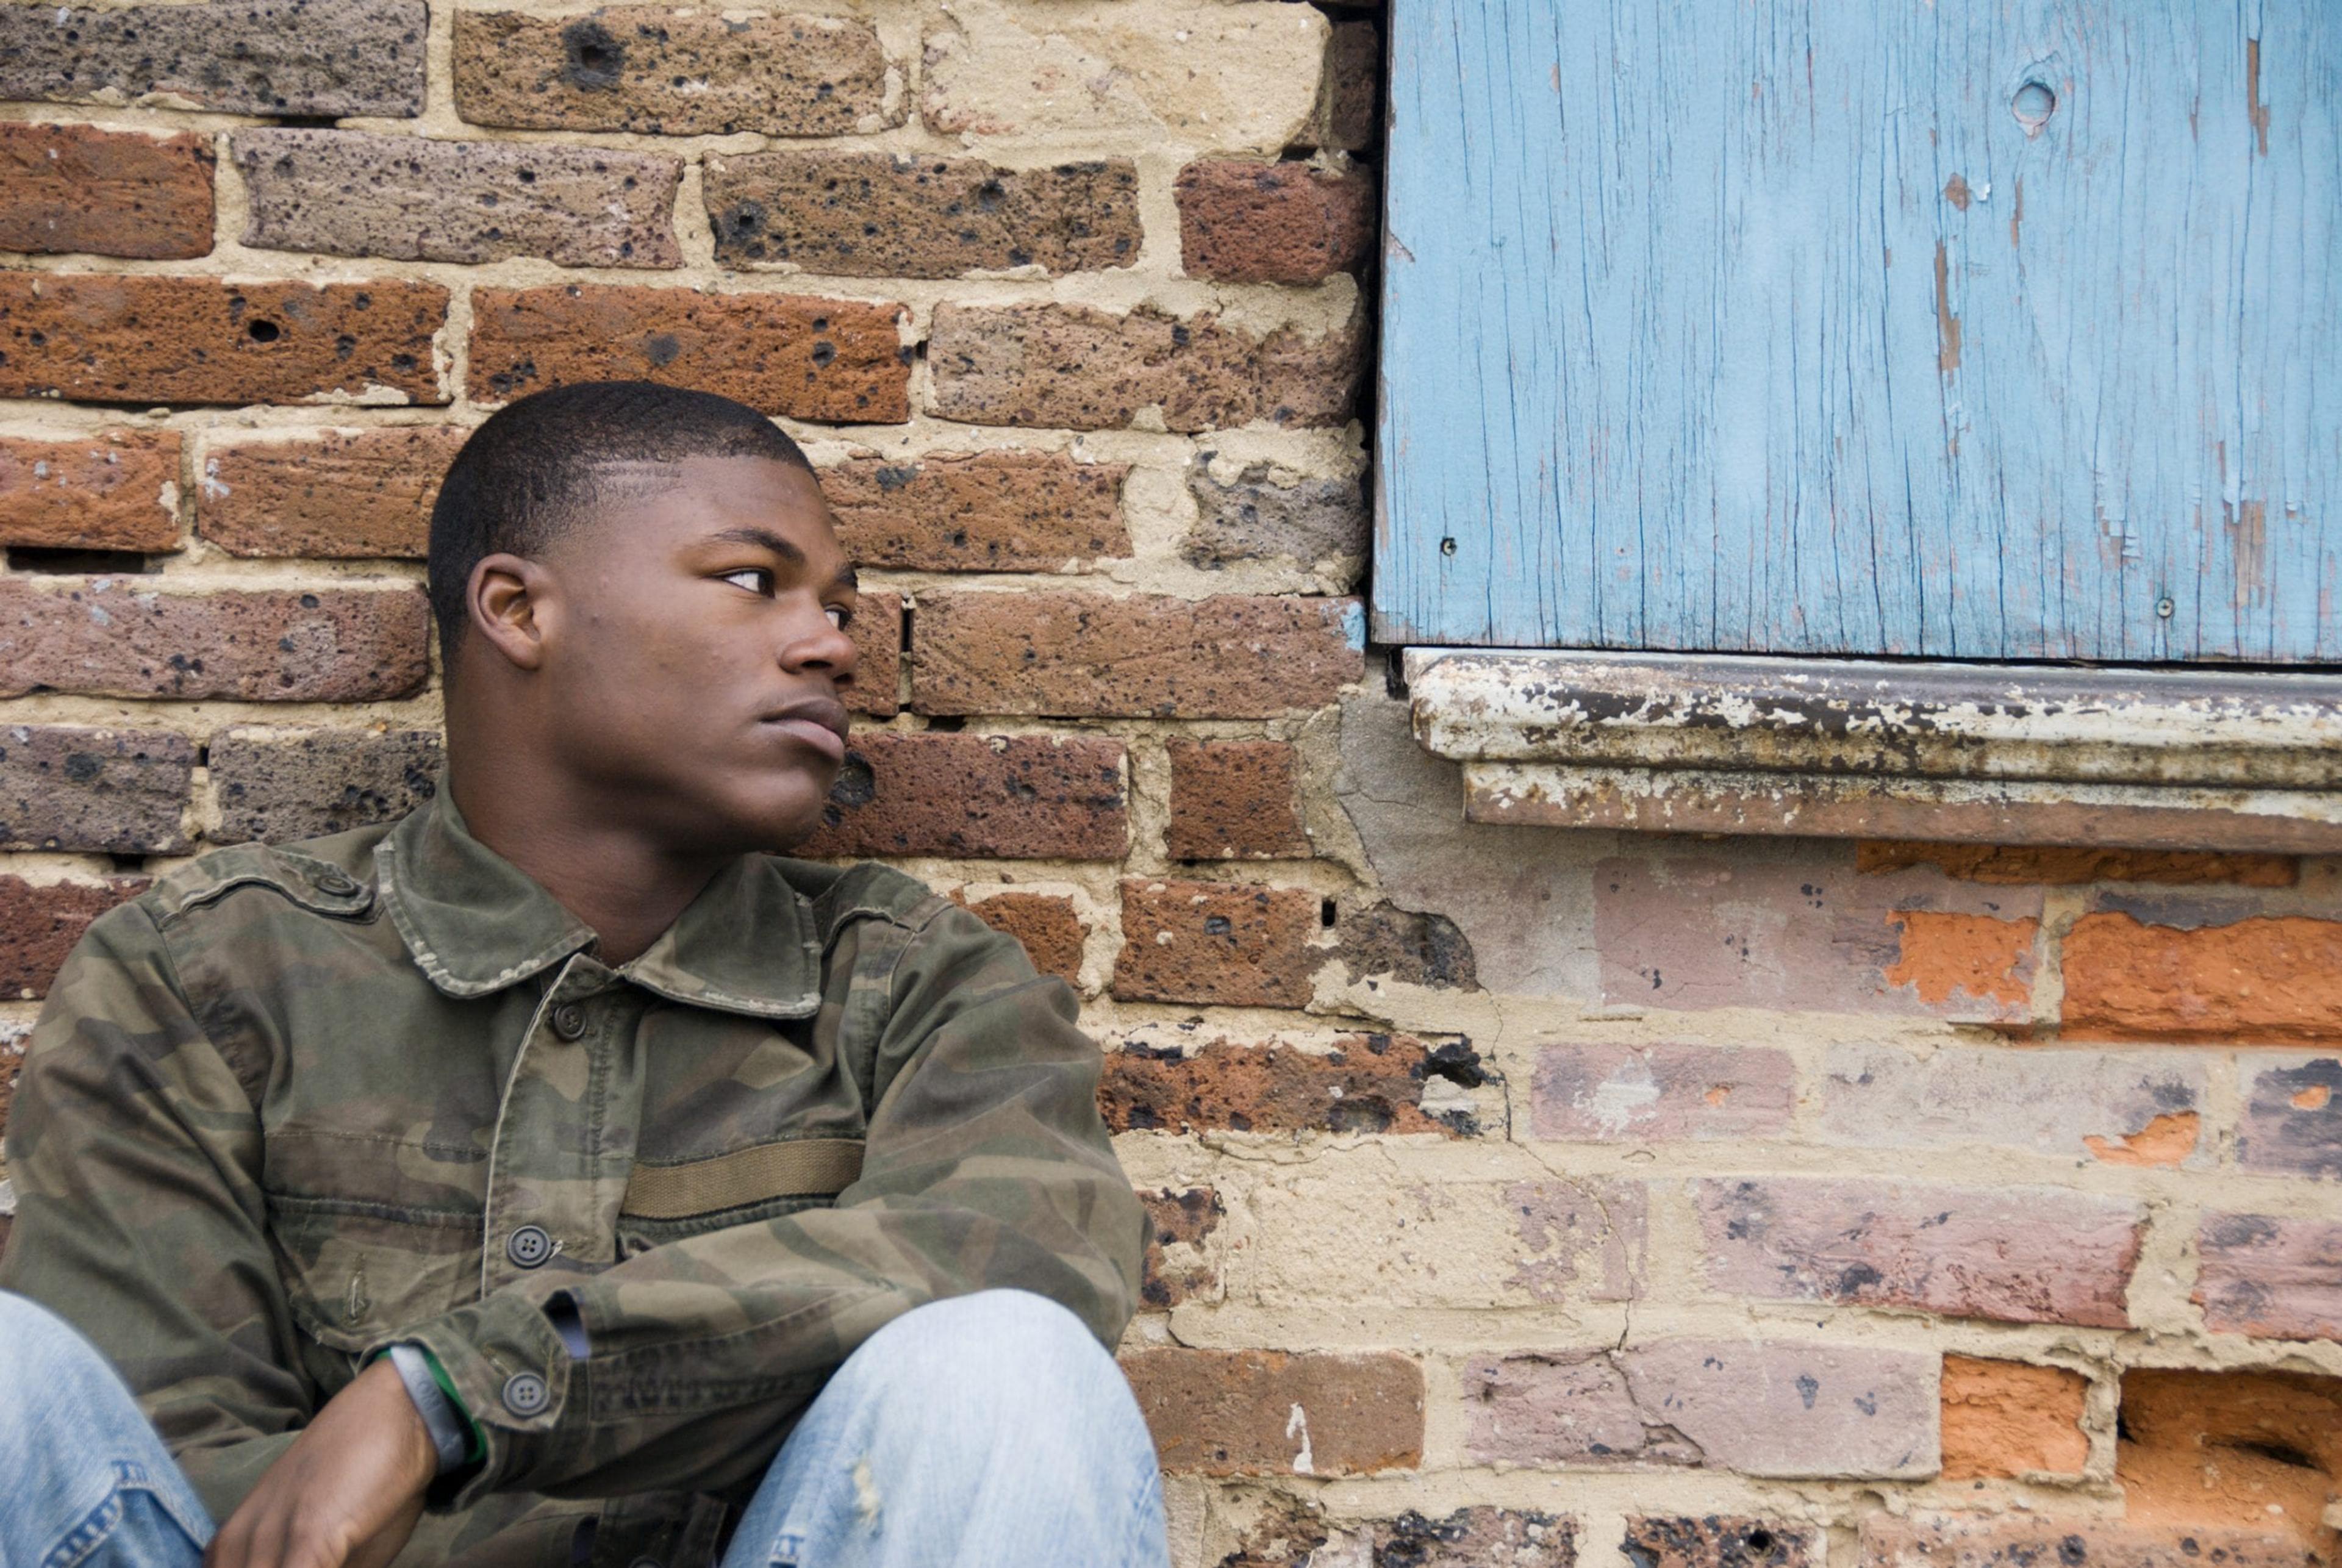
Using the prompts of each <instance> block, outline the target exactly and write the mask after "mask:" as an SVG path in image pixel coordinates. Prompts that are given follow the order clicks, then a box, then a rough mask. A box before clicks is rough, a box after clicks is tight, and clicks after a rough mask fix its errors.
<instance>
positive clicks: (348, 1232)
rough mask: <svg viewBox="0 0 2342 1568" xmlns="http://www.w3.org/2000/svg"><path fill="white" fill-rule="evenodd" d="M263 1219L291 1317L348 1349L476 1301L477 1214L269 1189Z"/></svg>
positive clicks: (330, 1345) (325, 1341)
mask: <svg viewBox="0 0 2342 1568" xmlns="http://www.w3.org/2000/svg"><path fill="white" fill-rule="evenodd" d="M268 1228H269V1233H270V1235H271V1237H272V1239H273V1240H274V1242H275V1248H276V1261H277V1269H278V1272H279V1273H281V1274H282V1275H283V1277H284V1281H285V1294H286V1297H287V1299H288V1301H289V1303H290V1304H291V1307H292V1311H293V1318H294V1321H295V1323H299V1324H300V1326H301V1329H302V1332H303V1333H306V1334H307V1335H308V1336H309V1337H310V1338H312V1339H314V1340H315V1341H316V1342H317V1343H319V1344H321V1345H324V1346H325V1347H326V1348H327V1349H329V1350H334V1351H340V1352H343V1353H345V1354H347V1353H356V1352H359V1351H363V1350H365V1349H366V1348H367V1347H368V1346H370V1345H375V1344H379V1343H382V1342H383V1341H384V1340H385V1338H387V1337H389V1336H390V1335H392V1334H395V1333H397V1332H398V1331H399V1330H401V1329H404V1328H411V1327H413V1326H414V1325H415V1324H416V1323H423V1322H425V1321H426V1320H428V1319H431V1318H435V1317H437V1316H438V1315H439V1314H440V1313H445V1312H447V1311H449V1310H451V1309H452V1308H455V1307H458V1306H461V1305H463V1304H464V1303H466V1302H470V1301H474V1300H476V1299H477V1298H478V1296H479V1289H480V1221H479V1218H478V1216H477V1215H469V1214H455V1213H431V1212H428V1211H423V1212H417V1211H413V1210H395V1209H391V1208H389V1207H388V1206H386V1205H384V1204H379V1203H360V1202H353V1201H350V1200H346V1199H340V1198H304V1197H291V1196H285V1195H281V1194H274V1193H272V1194H271V1195H270V1197H269V1199H268Z"/></svg>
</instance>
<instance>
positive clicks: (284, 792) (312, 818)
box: [209, 729, 442, 844]
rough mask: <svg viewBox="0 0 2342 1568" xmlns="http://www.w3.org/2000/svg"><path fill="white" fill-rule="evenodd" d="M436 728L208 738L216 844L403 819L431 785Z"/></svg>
mask: <svg viewBox="0 0 2342 1568" xmlns="http://www.w3.org/2000/svg"><path fill="white" fill-rule="evenodd" d="M441 749H442V748H441V746H440V741H439V733H438V732H437V731H436V730H387V731H383V732H380V733H376V732H375V731H373V730H319V731H313V732H310V733H307V734H300V733H288V732H285V731H282V730H251V729H244V730H229V731H227V732H226V733H225V734H220V735H216V736H215V737H213V740H212V744H211V750H210V753H209V757H210V766H211V775H212V790H213V793H214V794H216V795H217V796H218V798H219V809H220V826H219V830H218V831H217V832H216V833H215V834H212V835H211V836H212V838H213V839H214V841H215V842H216V843H219V844H242V843H244V842H245V841H246V840H248V839H261V840H265V842H267V843H270V844H288V843H291V842H293V841H295V840H297V839H304V838H320V837H323V836H324V835H325V834H329V833H342V832H345V831H346V830H348V829H350V828H354V827H365V826H367V825H368V824H373V823H378V822H389V821H391V820H392V819H394V818H396V817H400V816H404V815H405V814H407V813H408V812H409V811H412V810H413V809H414V808H415V807H416V806H418V805H421V804H423V803H424V802H425V801H426V800H429V799H430V798H431V796H432V795H433V794H435V791H436V788H437V780H438V775H439V760H440V754H441Z"/></svg>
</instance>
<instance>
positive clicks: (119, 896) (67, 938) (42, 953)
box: [0, 876, 151, 1000]
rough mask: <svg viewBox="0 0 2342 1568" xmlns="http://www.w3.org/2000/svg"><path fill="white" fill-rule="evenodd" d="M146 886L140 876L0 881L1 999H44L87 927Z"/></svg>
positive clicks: (145, 881)
mask: <svg viewBox="0 0 2342 1568" xmlns="http://www.w3.org/2000/svg"><path fill="white" fill-rule="evenodd" d="M149 885H151V884H150V883H149V882H148V880H147V879H146V878H145V877H143V876H110V877H108V878H106V879H105V881H104V882H52V883H31V882H26V881H25V880H24V879H23V878H22V877H15V876H0V996H5V997H23V998H25V999H26V1000H30V999H32V998H34V997H36V996H46V995H47V994H49V982H51V981H52V980H55V978H56V976H57V966H58V965H59V964H63V963H64V962H65V954H68V953H70V952H72V951H73V945H74V944H75V943H76V942H79V941H80V940H81V934H82V933H83V932H85V931H87V930H88V929H89V923H90V922H91V921H93V920H95V919H96V918H97V917H98V916H99V915H101V914H105V912H106V911H107V910H109V909H112V908H113V907H114V906H115V904H120V903H122V902H123V901H124V900H125V899H131V898H135V897H137V896H138V895H139V894H142V893H144V892H145V891H146V889H147V887H148V886H149Z"/></svg>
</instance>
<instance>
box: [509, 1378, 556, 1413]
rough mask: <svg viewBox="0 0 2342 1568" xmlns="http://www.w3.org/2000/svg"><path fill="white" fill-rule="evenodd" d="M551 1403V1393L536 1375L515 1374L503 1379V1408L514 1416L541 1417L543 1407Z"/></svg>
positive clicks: (543, 1410)
mask: <svg viewBox="0 0 2342 1568" xmlns="http://www.w3.org/2000/svg"><path fill="white" fill-rule="evenodd" d="M551 1403H553V1393H552V1391H551V1390H550V1389H548V1388H546V1387H545V1379H543V1378H541V1377H539V1376H537V1375H536V1373H533V1372H516V1373H513V1374H512V1375H511V1376H510V1377H508V1378H506V1379H505V1409H506V1410H509V1411H511V1412H512V1413H514V1414H515V1415H518V1416H531V1415H543V1414H544V1413H545V1406H546V1405H548V1404H551Z"/></svg>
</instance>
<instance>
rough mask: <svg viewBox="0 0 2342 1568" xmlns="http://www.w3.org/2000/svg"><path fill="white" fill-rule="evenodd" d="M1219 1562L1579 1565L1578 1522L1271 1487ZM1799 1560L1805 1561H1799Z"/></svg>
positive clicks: (1353, 1567) (1357, 1567)
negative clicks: (1391, 1510)
mask: <svg viewBox="0 0 2342 1568" xmlns="http://www.w3.org/2000/svg"><path fill="white" fill-rule="evenodd" d="M1261 1503H1262V1506H1261V1507H1260V1509H1259V1510H1258V1512H1257V1513H1256V1516H1255V1518H1254V1521H1253V1523H1252V1525H1251V1527H1250V1528H1249V1529H1247V1530H1246V1532H1245V1533H1244V1535H1243V1537H1242V1539H1241V1540H1240V1541H1239V1542H1238V1543H1237V1549H1236V1553H1235V1554H1234V1555H1232V1556H1228V1557H1223V1558H1221V1559H1220V1561H1219V1564H1218V1568H1574V1564H1575V1563H1576V1561H1577V1522H1576V1520H1574V1519H1569V1518H1564V1517H1558V1516H1556V1515H1554V1514H1551V1513H1544V1512H1543V1511H1541V1510H1537V1509H1512V1508H1494V1507H1488V1506H1486V1505H1483V1506H1479V1507H1473V1508H1459V1509H1457V1510H1456V1511H1455V1512H1454V1513H1449V1514H1446V1515H1444V1516H1443V1517H1440V1518H1436V1519H1434V1518H1431V1517H1429V1516H1428V1515H1426V1514H1423V1513H1417V1512H1416V1511H1415V1510H1413V1509H1409V1510H1407V1511H1406V1513H1401V1514H1399V1515H1398V1516H1397V1517H1396V1518H1395V1519H1355V1520H1353V1519H1333V1518H1329V1517H1327V1516H1326V1513H1325V1512H1324V1511H1323V1510H1322V1509H1321V1508H1320V1507H1318V1506H1317V1505H1316V1503H1314V1502H1312V1503H1304V1502H1302V1501H1301V1500H1299V1499H1297V1498H1296V1497H1294V1496H1293V1495H1292V1494H1291V1493H1269V1494H1268V1495H1267V1496H1266V1497H1264V1498H1263V1499H1262V1500H1261ZM1800 1568H1802V1565H1800Z"/></svg>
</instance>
